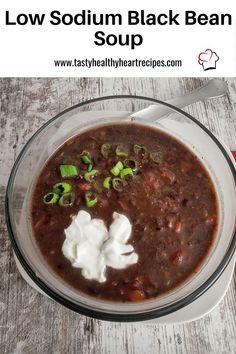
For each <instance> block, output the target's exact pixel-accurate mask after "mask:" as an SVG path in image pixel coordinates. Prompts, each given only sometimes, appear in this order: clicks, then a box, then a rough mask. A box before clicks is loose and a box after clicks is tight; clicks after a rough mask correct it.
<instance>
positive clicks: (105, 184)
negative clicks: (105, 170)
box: [103, 177, 111, 189]
mask: <svg viewBox="0 0 236 354" xmlns="http://www.w3.org/2000/svg"><path fill="white" fill-rule="evenodd" d="M110 186H111V177H106V178H105V179H104V181H103V187H104V188H106V189H110Z"/></svg>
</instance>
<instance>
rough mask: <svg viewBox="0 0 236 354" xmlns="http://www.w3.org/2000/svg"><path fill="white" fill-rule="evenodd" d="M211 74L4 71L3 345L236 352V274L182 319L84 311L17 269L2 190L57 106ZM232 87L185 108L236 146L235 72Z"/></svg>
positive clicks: (177, 88)
mask: <svg viewBox="0 0 236 354" xmlns="http://www.w3.org/2000/svg"><path fill="white" fill-rule="evenodd" d="M205 81H207V79H204V78H203V79H196V78H169V79H152V78H134V79H131V78H115V79H112V78H108V79H105V78H78V79H73V78H66V79H58V78H57V79H42V78H41V79H37V78H27V79H22V78H14V79H4V78H2V79H0V112H1V114H0V166H1V170H0V235H1V238H0V245H1V248H0V277H1V279H0V353H1V354H9V353H19V354H20V353H24V354H29V353H32V354H36V353H43V354H47V353H48V354H52V353H63V354H64V353H83V354H87V353H96V354H100V353H108V354H110V353H111V354H121V353H127V354H141V353H146V354H154V353H155V354H156V353H164V354H173V353H187V354H188V353H192V354H195V353H196V354H198V353H199V354H205V353H206V354H211V353H212V354H218V353H219V354H223V353H224V354H226V353H227V354H228V353H235V352H236V320H235V318H236V305H235V304H236V275H235V274H234V278H233V281H232V282H231V285H230V288H229V290H228V292H227V295H226V296H225V298H224V299H223V301H222V302H221V303H220V304H219V305H218V306H217V307H216V308H215V309H214V310H213V311H212V312H211V313H210V314H209V315H207V316H205V317H204V318H202V319H200V320H198V321H195V322H191V323H187V324H179V325H153V324H142V323H134V324H124V323H109V322H102V321H98V320H93V319H89V318H86V317H83V316H80V315H78V314H76V313H73V312H72V311H70V310H68V309H66V308H64V307H62V306H60V305H59V304H57V303H55V302H54V301H52V300H50V299H48V298H46V297H44V296H42V295H40V294H39V293H37V292H36V291H35V290H33V289H32V288H31V287H30V286H29V285H28V284H27V283H26V282H25V281H24V280H23V279H22V278H21V276H20V274H19V272H18V270H17V268H16V265H15V262H14V259H13V254H12V250H11V246H10V243H9V240H8V235H7V229H6V225H5V216H4V197H5V190H6V184H7V180H8V176H9V173H10V170H11V167H12V165H13V162H14V160H15V159H16V156H17V154H18V153H19V151H20V150H21V148H22V147H23V145H24V144H25V143H26V141H27V140H28V139H29V137H30V136H31V135H32V134H33V133H34V132H35V131H36V130H37V128H39V127H40V126H41V125H42V124H43V123H44V122H46V121H47V120H48V119H50V118H51V117H52V116H54V115H55V114H57V113H59V112H60V111H62V110H64V109H65V108H68V107H70V106H71V105H74V104H76V103H78V102H81V101H84V100H87V99H90V98H94V97H98V96H105V95H111V94H133V95H144V96H150V97H155V98H158V99H161V100H166V99H170V98H172V97H176V96H178V95H182V94H184V93H187V92H189V91H191V90H192V89H195V88H197V87H199V86H200V85H201V84H203V83H204V82H205ZM226 81H227V84H228V88H229V94H228V95H226V96H224V97H221V98H216V99H212V100H208V101H204V102H198V103H195V104H193V105H191V106H189V107H187V108H186V111H187V112H189V113H190V114H192V115H193V116H195V117H196V118H198V119H199V120H200V121H201V122H203V123H204V124H205V125H206V126H208V127H209V128H210V130H211V131H212V132H214V133H215V134H216V135H217V136H219V137H220V138H221V139H222V140H223V141H224V142H225V143H226V144H227V145H228V146H229V147H230V148H235V147H236V79H233V78H230V79H226Z"/></svg>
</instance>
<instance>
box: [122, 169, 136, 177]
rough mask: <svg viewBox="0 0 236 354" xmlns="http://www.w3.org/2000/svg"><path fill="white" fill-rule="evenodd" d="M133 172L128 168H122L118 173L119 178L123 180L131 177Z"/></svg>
mask: <svg viewBox="0 0 236 354" xmlns="http://www.w3.org/2000/svg"><path fill="white" fill-rule="evenodd" d="M133 174H134V173H133V170H132V168H130V167H127V168H124V169H123V170H122V171H120V178H121V179H124V178H125V177H127V176H133Z"/></svg>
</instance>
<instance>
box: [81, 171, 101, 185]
mask: <svg viewBox="0 0 236 354" xmlns="http://www.w3.org/2000/svg"><path fill="white" fill-rule="evenodd" d="M98 173H99V172H98V170H92V171H90V172H85V174H84V179H85V181H87V182H92V180H93V179H94V177H96V176H97V175H98Z"/></svg>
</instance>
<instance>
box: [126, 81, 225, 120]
mask: <svg viewBox="0 0 236 354" xmlns="http://www.w3.org/2000/svg"><path fill="white" fill-rule="evenodd" d="M226 93H227V85H226V83H225V82H224V81H223V80H221V79H212V80H209V81H208V82H207V83H206V84H205V85H204V86H202V87H200V88H199V89H197V90H195V91H193V92H191V93H189V94H187V95H184V96H180V97H176V98H173V99H171V100H168V101H166V103H169V104H171V105H173V106H175V107H178V108H183V107H186V106H188V105H190V104H192V103H195V102H197V101H201V100H203V99H207V98H214V97H221V96H223V95H225V94H226ZM170 113H171V110H170V108H169V107H166V106H164V105H158V104H153V105H150V106H149V107H147V108H145V109H143V110H141V111H138V112H135V113H133V114H132V117H133V118H137V119H139V118H141V119H145V120H146V121H155V120H157V119H159V118H161V117H163V116H165V115H166V114H170Z"/></svg>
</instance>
